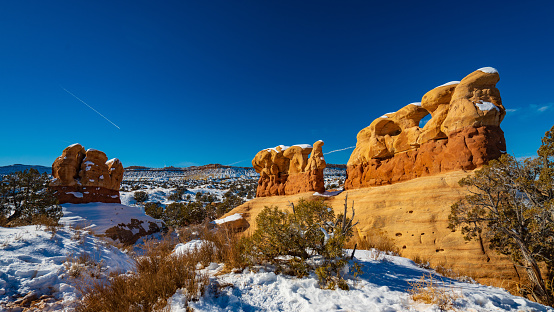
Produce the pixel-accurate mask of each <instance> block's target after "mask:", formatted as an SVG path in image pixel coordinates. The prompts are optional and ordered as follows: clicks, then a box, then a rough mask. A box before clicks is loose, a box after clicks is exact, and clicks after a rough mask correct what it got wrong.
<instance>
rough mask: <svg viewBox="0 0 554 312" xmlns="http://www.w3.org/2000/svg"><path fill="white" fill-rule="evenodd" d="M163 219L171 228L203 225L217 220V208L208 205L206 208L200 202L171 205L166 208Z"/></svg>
mask: <svg viewBox="0 0 554 312" xmlns="http://www.w3.org/2000/svg"><path fill="white" fill-rule="evenodd" d="M161 219H162V220H163V221H164V222H165V224H166V225H168V226H171V227H179V226H187V225H191V224H201V223H202V222H204V221H205V220H213V219H215V206H214V205H211V204H208V205H206V207H204V205H203V204H202V203H199V202H191V203H171V204H169V205H167V206H166V207H165V210H164V211H163V214H162V217H161Z"/></svg>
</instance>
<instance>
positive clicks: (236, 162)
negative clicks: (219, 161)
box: [227, 160, 246, 166]
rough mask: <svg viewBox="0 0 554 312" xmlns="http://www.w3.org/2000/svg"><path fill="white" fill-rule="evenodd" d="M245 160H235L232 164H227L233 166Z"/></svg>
mask: <svg viewBox="0 0 554 312" xmlns="http://www.w3.org/2000/svg"><path fill="white" fill-rule="evenodd" d="M243 161H246V160H239V161H235V162H234V163H232V164H228V165H227V166H232V165H236V164H238V163H240V162H243Z"/></svg>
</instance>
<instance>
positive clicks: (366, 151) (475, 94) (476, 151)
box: [345, 67, 506, 189]
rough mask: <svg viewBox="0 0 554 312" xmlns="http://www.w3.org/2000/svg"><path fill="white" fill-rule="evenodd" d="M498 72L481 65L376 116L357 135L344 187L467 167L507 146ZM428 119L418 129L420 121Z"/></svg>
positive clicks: (394, 181)
mask: <svg viewBox="0 0 554 312" xmlns="http://www.w3.org/2000/svg"><path fill="white" fill-rule="evenodd" d="M499 79H500V78H499V75H498V72H497V71H496V70H495V69H494V68H491V67H485V68H481V69H479V70H476V71H475V72H473V73H471V74H469V75H468V76H467V77H465V78H464V79H462V81H460V82H457V81H456V82H450V83H447V84H444V85H442V86H439V87H436V88H434V89H433V90H431V91H429V92H427V93H426V94H425V95H424V96H423V98H422V100H421V103H412V104H408V105H407V106H405V107H403V108H402V109H400V110H399V111H397V112H394V113H388V114H385V115H384V116H381V117H379V118H377V119H375V120H374V121H373V122H372V123H371V124H370V125H369V126H368V127H367V128H364V129H362V130H361V131H360V132H359V133H358V136H357V143H356V148H355V149H354V151H353V152H352V155H351V156H350V159H349V161H348V164H347V174H348V178H347V180H346V182H345V188H346V189H354V188H359V187H366V186H375V185H383V184H391V183H396V182H400V181H406V180H410V179H413V178H416V177H421V176H428V175H434V174H438V173H441V172H446V171H452V170H460V169H462V170H472V169H475V168H477V167H479V166H482V165H483V164H485V163H487V162H488V161H489V160H491V159H496V158H498V157H500V155H501V154H502V153H504V152H505V150H506V143H505V140H504V133H503V132H502V130H501V129H500V122H501V121H502V119H503V118H504V115H505V114H506V111H505V109H504V106H502V100H501V99H500V92H499V91H498V89H497V88H496V86H495V85H496V83H497V82H498V81H499ZM428 114H431V119H430V120H429V121H428V122H427V123H426V124H425V126H424V127H423V128H420V127H419V122H420V121H421V119H422V118H423V117H425V116H426V115H428Z"/></svg>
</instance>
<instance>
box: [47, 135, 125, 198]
mask: <svg viewBox="0 0 554 312" xmlns="http://www.w3.org/2000/svg"><path fill="white" fill-rule="evenodd" d="M123 171H124V169H123V165H122V164H121V161H119V159H117V158H114V159H111V160H108V157H106V154H104V152H101V151H98V150H94V149H89V150H87V151H85V149H84V147H83V146H81V145H80V144H73V145H71V146H68V147H67V148H65V149H64V150H63V152H62V155H61V156H59V157H58V158H56V160H55V161H54V163H53V164H52V176H53V177H54V178H55V179H54V181H52V182H51V183H50V188H52V189H53V190H55V191H56V196H57V197H58V200H59V202H60V204H65V203H72V204H83V203H90V202H103V203H121V200H120V198H119V187H120V184H121V180H123Z"/></svg>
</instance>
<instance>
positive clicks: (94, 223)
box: [60, 203, 162, 235]
mask: <svg viewBox="0 0 554 312" xmlns="http://www.w3.org/2000/svg"><path fill="white" fill-rule="evenodd" d="M61 206H62V210H63V215H64V216H63V217H62V218H61V219H60V224H64V225H68V226H72V227H76V226H77V227H82V228H85V229H87V230H90V231H92V232H93V233H94V234H97V235H99V234H104V233H105V232H106V230H107V229H109V228H112V227H114V226H117V225H119V224H122V223H123V224H128V223H130V221H131V219H136V220H139V221H145V222H144V223H143V228H144V230H145V231H148V222H154V223H156V224H158V226H159V227H160V228H161V227H162V222H161V221H160V220H157V219H154V218H152V217H150V216H147V215H145V214H144V212H143V211H142V210H141V209H140V208H138V207H129V206H126V205H122V204H115V203H88V204H63V205H61Z"/></svg>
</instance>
